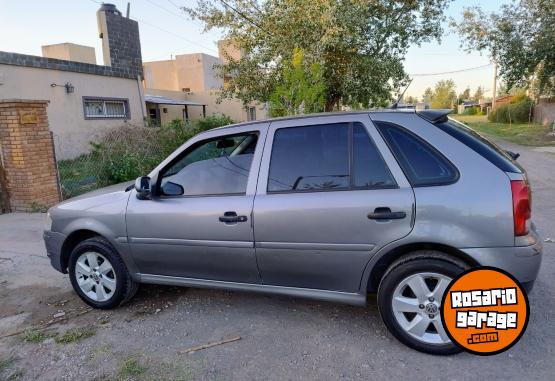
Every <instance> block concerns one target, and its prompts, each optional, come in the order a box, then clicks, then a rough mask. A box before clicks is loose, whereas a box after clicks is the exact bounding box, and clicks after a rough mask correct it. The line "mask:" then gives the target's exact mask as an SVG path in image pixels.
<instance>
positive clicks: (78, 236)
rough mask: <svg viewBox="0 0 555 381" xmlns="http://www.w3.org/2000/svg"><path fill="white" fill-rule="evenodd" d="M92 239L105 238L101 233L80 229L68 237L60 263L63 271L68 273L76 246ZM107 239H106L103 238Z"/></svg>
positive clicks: (63, 245)
mask: <svg viewBox="0 0 555 381" xmlns="http://www.w3.org/2000/svg"><path fill="white" fill-rule="evenodd" d="M92 237H103V236H102V235H101V234H100V233H98V232H95V231H93V230H89V229H79V230H75V231H74V232H72V233H71V234H69V235H68V236H67V238H66V239H65V241H64V243H63V244H62V251H61V257H60V263H61V265H62V269H64V271H65V272H66V273H67V268H68V265H69V256H70V254H71V252H72V251H73V249H74V248H75V246H77V245H78V244H79V242H83V241H84V240H86V239H89V238H92ZM103 238H106V237H103Z"/></svg>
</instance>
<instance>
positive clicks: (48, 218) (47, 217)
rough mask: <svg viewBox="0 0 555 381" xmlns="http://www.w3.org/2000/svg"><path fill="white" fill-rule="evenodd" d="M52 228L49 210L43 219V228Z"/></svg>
mask: <svg viewBox="0 0 555 381" xmlns="http://www.w3.org/2000/svg"><path fill="white" fill-rule="evenodd" d="M51 229H52V216H50V212H46V218H45V220H44V230H51Z"/></svg>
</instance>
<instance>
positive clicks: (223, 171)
mask: <svg viewBox="0 0 555 381" xmlns="http://www.w3.org/2000/svg"><path fill="white" fill-rule="evenodd" d="M251 128H252V127H251ZM207 135H208V137H207V138H205V139H203V140H199V141H196V142H192V143H191V144H189V147H187V148H185V149H184V151H183V153H182V154H180V155H178V156H176V157H175V158H174V159H172V160H171V161H170V162H169V163H168V164H167V165H165V166H164V167H163V168H161V169H160V172H159V174H158V184H159V185H158V186H159V188H160V189H161V191H160V192H159V193H160V194H159V195H157V196H155V197H153V199H151V200H140V199H137V198H136V197H135V196H134V195H131V197H130V199H129V205H128V208H127V233H128V241H129V243H130V246H131V249H132V253H133V258H134V260H135V262H136V264H137V266H138V267H139V271H140V272H141V273H142V274H150V275H164V276H173V277H185V278H195V279H209V280H219V281H230V282H244V283H259V275H258V269H257V265H256V258H255V252H254V236H253V225H252V205H253V201H254V190H255V187H256V175H257V173H258V167H257V168H252V167H253V166H257V164H253V163H259V161H260V160H259V159H257V157H259V156H260V155H261V151H262V145H261V144H258V141H259V138H260V130H252V129H251V130H249V131H248V132H239V133H233V129H226V130H225V134H224V132H220V133H217V132H209V133H208V134H207ZM133 192H134V191H133Z"/></svg>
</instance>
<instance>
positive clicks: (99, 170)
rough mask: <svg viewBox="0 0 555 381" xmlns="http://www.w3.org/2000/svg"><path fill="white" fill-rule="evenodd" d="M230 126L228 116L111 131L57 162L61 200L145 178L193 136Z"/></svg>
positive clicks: (231, 121) (213, 116)
mask: <svg viewBox="0 0 555 381" xmlns="http://www.w3.org/2000/svg"><path fill="white" fill-rule="evenodd" d="M231 123H233V120H231V118H229V117H228V116H225V115H212V116H209V117H206V118H204V119H200V120H197V121H194V122H192V123H187V124H184V123H183V122H182V121H181V120H179V119H176V120H174V121H172V122H170V123H169V124H168V125H165V126H162V127H159V128H158V127H156V128H146V127H133V126H122V127H119V128H117V129H115V130H112V131H111V132H108V133H107V134H106V135H104V136H103V137H102V138H101V139H100V140H98V141H97V142H91V148H92V149H91V153H89V154H85V155H81V156H79V157H77V158H75V159H72V160H60V161H59V162H58V168H59V176H60V183H61V186H62V192H63V195H64V199H66V198H69V197H73V196H77V195H79V194H82V193H85V192H88V191H91V190H94V189H97V188H100V187H103V186H106V185H110V184H116V183H120V182H124V181H128V180H133V179H135V178H137V177H139V176H142V175H146V174H148V173H149V172H150V171H151V170H152V169H153V168H155V167H156V166H157V165H158V164H159V163H160V162H161V161H162V160H164V159H165V158H166V157H167V156H168V155H169V154H171V153H172V152H173V151H175V150H176V149H177V148H178V147H179V146H181V145H182V144H183V143H184V142H186V141H187V140H188V139H190V138H191V137H193V136H194V135H196V134H197V133H199V132H202V131H206V130H209V129H211V128H215V127H220V126H223V125H227V124H231Z"/></svg>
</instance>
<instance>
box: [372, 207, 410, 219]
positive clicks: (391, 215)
mask: <svg viewBox="0 0 555 381" xmlns="http://www.w3.org/2000/svg"><path fill="white" fill-rule="evenodd" d="M406 216H407V213H405V212H392V211H391V209H389V208H383V207H382V208H376V209H374V212H373V213H368V218H369V219H370V220H400V219H403V218H405V217H406Z"/></svg>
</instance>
